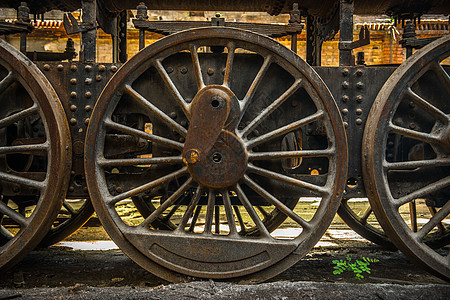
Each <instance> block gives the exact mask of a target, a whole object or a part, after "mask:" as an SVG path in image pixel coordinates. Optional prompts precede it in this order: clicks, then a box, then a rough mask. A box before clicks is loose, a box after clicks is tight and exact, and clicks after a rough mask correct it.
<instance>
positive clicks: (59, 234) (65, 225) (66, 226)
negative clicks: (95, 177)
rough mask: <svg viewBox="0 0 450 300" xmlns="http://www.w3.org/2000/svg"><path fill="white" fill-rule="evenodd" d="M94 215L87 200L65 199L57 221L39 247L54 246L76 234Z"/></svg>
mask: <svg viewBox="0 0 450 300" xmlns="http://www.w3.org/2000/svg"><path fill="white" fill-rule="evenodd" d="M93 213H94V207H93V206H92V203H91V200H89V199H77V200H69V199H65V200H64V201H63V205H62V207H61V210H60V211H59V213H58V217H57V219H56V220H55V221H54V222H53V224H52V226H51V228H50V230H49V232H48V233H47V235H46V236H45V237H44V238H43V239H42V241H41V242H40V243H39V246H40V247H48V246H51V245H54V244H56V243H58V242H60V241H62V240H63V239H65V238H66V237H68V236H70V235H71V234H73V233H74V232H76V231H77V230H78V229H79V228H80V227H81V226H83V225H84V224H85V223H86V222H87V221H88V220H89V218H90V217H91V216H92V214H93Z"/></svg>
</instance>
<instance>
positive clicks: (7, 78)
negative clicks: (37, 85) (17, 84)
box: [0, 71, 16, 94]
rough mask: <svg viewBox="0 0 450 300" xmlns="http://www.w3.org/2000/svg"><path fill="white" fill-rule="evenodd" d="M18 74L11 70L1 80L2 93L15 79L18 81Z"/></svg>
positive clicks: (0, 89) (0, 88) (0, 91)
mask: <svg viewBox="0 0 450 300" xmlns="http://www.w3.org/2000/svg"><path fill="white" fill-rule="evenodd" d="M15 77H16V76H14V73H13V72H12V71H9V73H8V75H6V76H5V78H3V79H2V81H0V94H1V93H3V92H4V91H5V90H6V89H7V88H8V87H9V86H10V85H11V84H12V83H13V82H14V81H16V78H15Z"/></svg>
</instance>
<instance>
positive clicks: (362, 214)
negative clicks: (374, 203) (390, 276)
mask: <svg viewBox="0 0 450 300" xmlns="http://www.w3.org/2000/svg"><path fill="white" fill-rule="evenodd" d="M337 213H338V215H339V217H341V219H342V220H343V221H344V222H345V223H346V224H347V225H348V226H349V227H350V228H351V229H353V230H354V231H355V232H356V233H358V234H359V235H361V236H362V237H364V238H366V239H368V240H369V241H371V242H373V243H375V244H377V245H380V246H382V247H383V248H386V249H388V250H397V248H396V247H395V246H394V244H392V242H391V241H389V239H388V237H387V236H386V234H385V233H384V231H383V229H382V228H381V226H380V225H379V224H378V220H377V219H376V216H375V215H374V212H373V209H372V207H371V206H370V203H369V202H368V199H367V201H364V200H363V201H360V200H354V203H352V200H351V199H342V200H341V204H340V205H339V209H338V211H337Z"/></svg>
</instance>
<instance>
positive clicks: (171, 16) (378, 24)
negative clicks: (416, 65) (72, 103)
mask: <svg viewBox="0 0 450 300" xmlns="http://www.w3.org/2000/svg"><path fill="white" fill-rule="evenodd" d="M149 13H150V15H149V19H151V20H205V19H206V20H210V18H211V17H213V16H214V14H215V13H214V12H170V11H152V12H149ZM223 15H224V17H225V18H226V20H228V21H239V22H259V23H261V22H268V21H270V22H272V23H278V24H280V23H282V24H285V23H287V21H288V18H289V17H288V16H287V15H284V16H278V17H269V16H268V15H267V14H261V13H232V12H230V13H224V14H223ZM362 25H368V26H369V29H370V34H371V43H370V45H367V46H364V47H362V48H358V49H355V50H354V54H355V55H356V52H358V51H363V52H364V54H365V61H366V64H368V65H373V64H400V63H402V61H403V60H404V57H405V51H404V49H403V48H401V46H400V45H399V43H398V41H399V39H400V38H401V36H400V35H401V32H402V30H401V28H400V26H399V27H397V28H394V27H393V26H392V25H390V23H389V22H387V19H386V17H383V16H375V17H358V16H355V30H354V39H355V40H356V39H357V38H358V33H359V29H360V28H361V26H362ZM130 26H132V23H131V22H129V27H130ZM417 33H418V35H419V37H429V36H437V35H444V34H448V33H449V28H448V22H445V21H443V20H442V19H441V20H439V19H438V20H425V21H423V22H422V23H421V24H419V25H418V30H417ZM161 37H162V36H161V35H158V34H153V33H147V34H146V45H149V44H150V43H152V42H154V41H155V40H157V39H159V38H161ZM67 38H68V36H67V35H66V34H65V32H64V28H63V26H62V23H61V21H45V22H38V23H37V24H36V30H35V31H34V32H33V33H32V34H30V35H29V40H28V45H29V46H28V50H29V51H30V50H34V51H64V48H65V42H66V40H67ZM71 38H72V39H73V40H74V41H75V47H76V49H77V51H79V48H80V36H79V35H78V34H77V35H73V36H71ZM5 39H7V40H8V41H9V42H11V43H12V44H13V45H15V46H16V47H18V46H19V38H18V36H9V37H6V38H5ZM305 40H306V34H305V33H304V32H303V33H302V34H300V35H299V36H298V45H297V47H298V54H299V55H300V56H301V57H302V58H303V59H305V57H306V41H305ZM279 41H280V42H281V43H282V44H284V45H286V46H287V47H290V40H289V38H280V39H279ZM338 42H339V34H337V35H336V36H335V37H334V39H333V40H331V41H327V42H325V43H324V44H323V48H322V65H323V66H337V65H338V64H339V61H338V59H339V56H338ZM111 45H112V42H111V38H110V36H109V35H107V34H105V33H104V32H103V31H101V30H99V31H98V42H97V61H99V62H111V61H112V55H111V53H112V50H111ZM137 52H138V31H137V30H136V29H129V31H128V56H129V57H131V56H133V55H135V54H136V53H137Z"/></svg>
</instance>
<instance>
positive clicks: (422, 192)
mask: <svg viewBox="0 0 450 300" xmlns="http://www.w3.org/2000/svg"><path fill="white" fill-rule="evenodd" d="M449 185H450V176H447V177H445V178H442V179H441V180H438V181H436V182H433V183H431V184H429V185H427V186H424V187H423V188H421V189H418V190H417V191H414V192H412V193H411V194H408V195H406V196H403V197H401V198H398V199H394V203H393V204H394V205H395V206H396V207H397V208H398V207H400V206H402V205H403V204H405V203H408V202H411V201H412V200H414V199H418V198H424V197H425V196H426V195H428V194H430V193H434V192H437V191H439V190H441V189H443V188H445V187H447V186H449Z"/></svg>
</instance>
